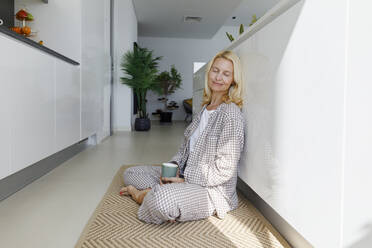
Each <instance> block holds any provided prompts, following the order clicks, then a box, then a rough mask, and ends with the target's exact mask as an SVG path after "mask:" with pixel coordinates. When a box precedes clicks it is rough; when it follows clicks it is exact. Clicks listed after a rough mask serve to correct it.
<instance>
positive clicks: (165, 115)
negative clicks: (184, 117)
mask: <svg viewBox="0 0 372 248" xmlns="http://www.w3.org/2000/svg"><path fill="white" fill-rule="evenodd" d="M172 114H173V112H161V113H160V122H172Z"/></svg>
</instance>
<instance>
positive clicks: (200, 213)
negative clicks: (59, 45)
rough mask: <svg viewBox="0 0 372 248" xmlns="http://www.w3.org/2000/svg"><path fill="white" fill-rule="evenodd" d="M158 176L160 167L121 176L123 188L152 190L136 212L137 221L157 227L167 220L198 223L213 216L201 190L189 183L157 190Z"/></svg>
mask: <svg viewBox="0 0 372 248" xmlns="http://www.w3.org/2000/svg"><path fill="white" fill-rule="evenodd" d="M160 174H161V167H160V166H149V165H142V166H135V167H130V168H128V169H126V170H125V172H124V173H123V179H124V183H125V185H132V186H134V187H135V188H137V189H146V188H152V189H151V191H150V192H148V193H147V195H146V197H145V198H144V200H143V203H142V204H141V206H140V208H139V210H138V218H139V219H140V220H142V221H144V222H147V223H154V224H161V223H163V222H165V221H168V220H177V221H192V220H200V219H205V218H208V217H209V216H211V215H212V214H213V212H214V206H213V205H212V204H211V202H210V200H209V196H208V190H207V189H206V188H205V187H202V186H200V185H197V184H189V183H172V184H165V185H163V186H160V184H159V180H160Z"/></svg>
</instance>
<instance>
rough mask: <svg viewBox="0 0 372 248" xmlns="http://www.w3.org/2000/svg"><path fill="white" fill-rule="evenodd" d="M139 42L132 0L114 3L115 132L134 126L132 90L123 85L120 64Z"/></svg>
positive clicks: (120, 0)
mask: <svg viewBox="0 0 372 248" xmlns="http://www.w3.org/2000/svg"><path fill="white" fill-rule="evenodd" d="M136 41H137V17H136V14H135V12H134V7H133V3H132V1H131V0H115V1H114V58H113V59H114V104H113V126H114V131H130V130H131V126H132V119H133V117H132V113H133V100H132V99H133V96H132V90H131V89H130V88H128V86H126V85H123V84H122V83H121V80H120V77H123V73H122V71H121V67H120V63H121V58H122V56H123V55H124V53H125V52H127V51H128V50H132V49H133V42H136Z"/></svg>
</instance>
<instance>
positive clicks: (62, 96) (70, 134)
mask: <svg viewBox="0 0 372 248" xmlns="http://www.w3.org/2000/svg"><path fill="white" fill-rule="evenodd" d="M79 68H80V67H78V66H74V65H70V64H68V63H66V62H64V61H59V60H57V62H56V149H57V151H59V150H62V149H64V148H66V147H68V146H70V145H72V144H74V143H76V142H78V141H79V140H80V69H79Z"/></svg>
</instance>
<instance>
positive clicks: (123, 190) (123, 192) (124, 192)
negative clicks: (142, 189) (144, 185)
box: [119, 185, 135, 195]
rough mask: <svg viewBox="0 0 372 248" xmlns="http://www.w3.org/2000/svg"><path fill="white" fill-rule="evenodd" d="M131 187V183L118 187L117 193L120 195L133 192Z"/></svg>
mask: <svg viewBox="0 0 372 248" xmlns="http://www.w3.org/2000/svg"><path fill="white" fill-rule="evenodd" d="M132 188H134V187H133V186H132V185H129V186H126V187H123V188H121V189H120V192H119V194H120V195H130V192H129V191H131V192H133V189H132ZM134 189H135V188H134Z"/></svg>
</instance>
